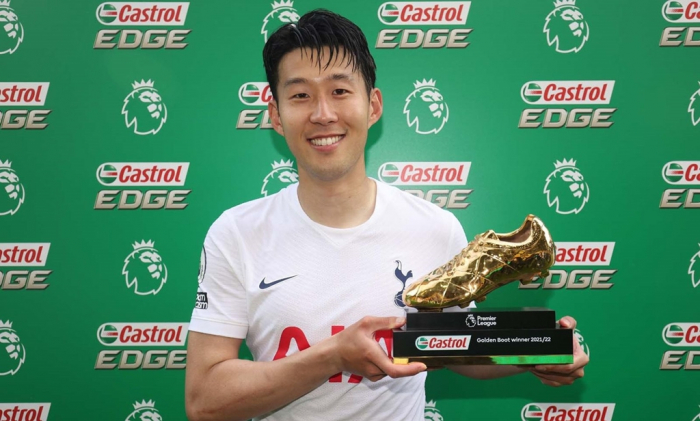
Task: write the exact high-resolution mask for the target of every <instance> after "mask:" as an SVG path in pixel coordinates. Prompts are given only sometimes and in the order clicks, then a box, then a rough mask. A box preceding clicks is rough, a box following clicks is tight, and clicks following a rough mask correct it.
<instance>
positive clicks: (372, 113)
mask: <svg viewBox="0 0 700 421" xmlns="http://www.w3.org/2000/svg"><path fill="white" fill-rule="evenodd" d="M383 110H384V101H383V99H382V91H380V90H379V88H374V89H372V92H370V93H369V116H368V117H369V121H368V123H369V124H368V125H367V127H368V128H369V127H372V126H373V125H374V123H376V122H377V121H379V117H381V116H382V112H383Z"/></svg>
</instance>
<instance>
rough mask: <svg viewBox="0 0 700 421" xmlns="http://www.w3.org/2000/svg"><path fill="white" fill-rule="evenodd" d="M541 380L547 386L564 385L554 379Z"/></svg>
mask: <svg viewBox="0 0 700 421" xmlns="http://www.w3.org/2000/svg"><path fill="white" fill-rule="evenodd" d="M540 381H541V382H542V384H544V385H547V386H552V387H559V386H563V385H562V384H561V383H559V382H555V381H552V380H546V379H540Z"/></svg>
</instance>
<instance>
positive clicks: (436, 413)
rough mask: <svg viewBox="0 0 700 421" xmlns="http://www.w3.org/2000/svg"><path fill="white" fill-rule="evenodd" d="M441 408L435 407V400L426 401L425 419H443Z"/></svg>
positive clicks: (433, 420) (426, 420)
mask: <svg viewBox="0 0 700 421" xmlns="http://www.w3.org/2000/svg"><path fill="white" fill-rule="evenodd" d="M443 420H444V418H443V417H442V415H441V414H440V410H439V409H437V408H436V407H435V401H430V402H426V403H425V421H443Z"/></svg>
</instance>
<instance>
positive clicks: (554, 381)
mask: <svg viewBox="0 0 700 421" xmlns="http://www.w3.org/2000/svg"><path fill="white" fill-rule="evenodd" d="M559 324H560V325H561V326H562V327H564V328H567V329H576V320H574V318H573V317H571V316H566V317H562V318H561V320H559ZM586 364H588V355H586V353H585V352H583V349H581V345H579V343H578V341H577V340H576V338H575V337H574V362H573V364H566V365H536V366H534V367H532V368H531V369H530V372H531V373H532V374H534V375H535V376H537V377H538V378H539V379H540V381H541V382H542V383H543V384H546V385H548V386H554V387H558V386H564V385H570V384H572V383H573V382H574V380H576V379H580V378H581V377H583V367H585V366H586Z"/></svg>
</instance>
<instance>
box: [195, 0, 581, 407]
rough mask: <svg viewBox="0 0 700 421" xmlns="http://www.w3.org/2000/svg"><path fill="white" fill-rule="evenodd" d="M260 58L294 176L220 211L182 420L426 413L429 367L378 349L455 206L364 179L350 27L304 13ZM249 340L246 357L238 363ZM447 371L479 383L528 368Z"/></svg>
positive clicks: (437, 258) (443, 250) (368, 90)
mask: <svg viewBox="0 0 700 421" xmlns="http://www.w3.org/2000/svg"><path fill="white" fill-rule="evenodd" d="M263 60H264V63H265V69H266V72H267V78H268V81H269V83H270V88H271V92H272V94H273V98H274V99H273V100H272V101H271V102H270V104H269V112H270V118H271V122H272V125H273V127H274V129H275V131H277V133H279V134H280V135H282V136H284V138H285V139H286V141H287V144H288V146H289V149H290V150H291V152H292V154H293V155H294V157H295V158H296V162H297V164H298V171H299V183H298V184H295V185H292V186H290V187H288V188H286V189H284V190H283V191H281V192H280V193H279V194H276V195H273V196H270V197H266V198H263V199H259V200H255V201H252V202H248V203H244V204H242V205H239V206H236V207H234V208H232V209H229V210H228V211H226V212H224V214H223V215H222V216H221V217H220V218H219V219H218V220H217V221H216V222H215V223H214V224H213V225H212V227H211V228H210V230H209V232H208V234H207V237H206V240H205V245H204V247H205V253H206V271H205V273H203V274H202V276H203V278H202V279H201V284H200V289H201V291H202V292H205V293H207V294H208V308H207V309H197V310H195V311H194V313H193V317H192V323H191V324H190V331H191V332H190V336H189V343H188V364H187V379H186V406H187V414H188V416H189V417H190V420H191V421H200V420H246V419H249V418H251V417H259V418H260V419H268V420H305V421H309V420H324V421H325V420H334V419H348V420H350V419H352V420H365V419H376V420H389V419H392V420H394V419H395V420H423V417H424V403H425V392H424V383H425V376H426V374H425V370H426V367H425V365H423V364H422V363H412V364H408V365H396V364H393V363H392V361H391V360H390V359H389V358H388V357H387V352H390V349H388V350H387V348H390V345H388V344H390V343H391V340H390V330H391V329H392V328H396V327H400V326H402V325H403V323H404V321H403V318H402V316H403V315H404V314H405V310H404V308H403V307H402V305H403V304H402V303H401V302H400V300H399V301H397V299H396V297H400V293H401V291H402V289H403V287H404V285H402V282H405V281H406V279H407V278H408V277H409V271H410V272H411V274H413V273H415V274H416V275H418V276H420V275H422V274H425V273H428V272H430V271H431V270H432V269H434V268H436V267H438V266H440V265H442V264H443V263H445V262H447V261H448V260H450V259H451V258H452V257H453V256H454V255H455V254H457V253H458V252H459V251H460V250H461V249H462V248H464V247H465V246H466V245H467V241H466V238H465V236H464V232H463V230H462V228H461V226H460V224H459V222H458V221H457V219H456V218H455V217H454V216H453V215H452V214H451V213H449V212H447V211H443V210H442V209H439V208H438V207H437V206H435V205H433V204H430V203H428V202H427V201H424V200H422V199H418V198H415V197H413V196H411V195H409V194H407V193H404V192H402V191H400V190H398V189H396V188H393V187H390V186H387V185H384V184H381V183H378V182H376V181H374V180H372V179H370V178H368V177H367V175H366V172H365V161H364V149H365V145H366V142H367V134H368V130H369V128H370V127H371V126H372V125H373V124H375V123H376V122H377V121H378V120H379V118H380V117H381V115H382V94H381V92H380V91H379V89H377V88H375V87H374V83H375V64H374V60H373V58H372V56H371V55H370V53H369V49H368V47H367V41H366V40H365V37H364V35H363V34H362V32H361V31H360V29H359V28H358V27H357V26H356V25H354V24H353V23H351V22H350V21H348V20H347V19H345V18H342V17H340V16H338V15H336V14H333V13H330V12H327V11H315V12H311V13H309V14H306V15H304V16H303V17H302V18H301V19H300V20H299V22H298V23H297V24H289V25H286V26H284V27H282V28H281V29H279V30H278V31H277V32H276V33H275V34H274V35H273V36H272V37H271V38H270V39H269V41H268V42H267V44H266V46H265V48H264V51H263ZM402 279H403V281H402ZM561 323H562V324H563V325H564V326H566V327H574V326H575V321H573V319H570V318H567V319H565V320H563V321H562V322H561ZM244 339H245V340H246V345H247V346H248V347H249V349H250V350H251V352H252V353H253V356H254V357H255V361H246V360H241V359H239V358H238V355H239V350H240V346H241V343H242V341H243V340H244ZM380 342H381V345H380ZM382 346H384V347H382ZM586 363H587V357H586V356H585V354H583V352H582V351H581V349H580V347H579V348H577V354H576V358H575V362H574V364H572V365H570V366H550V367H540V368H542V369H541V370H536V369H534V368H532V369H530V371H532V372H533V373H534V374H535V375H536V376H538V377H539V378H540V379H541V380H542V381H543V382H544V383H547V384H551V385H561V384H570V383H571V382H572V381H573V380H574V379H576V378H579V377H581V376H582V375H583V368H582V367H583V366H584V365H585V364H586ZM544 368H547V369H548V371H545V370H544ZM451 369H452V370H453V371H455V372H458V373H460V374H463V375H466V376H470V377H473V378H479V379H486V378H496V377H501V376H506V375H512V374H517V373H522V372H525V371H528V369H526V368H522V367H516V366H507V367H506V366H500V367H490V366H463V367H451Z"/></svg>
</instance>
